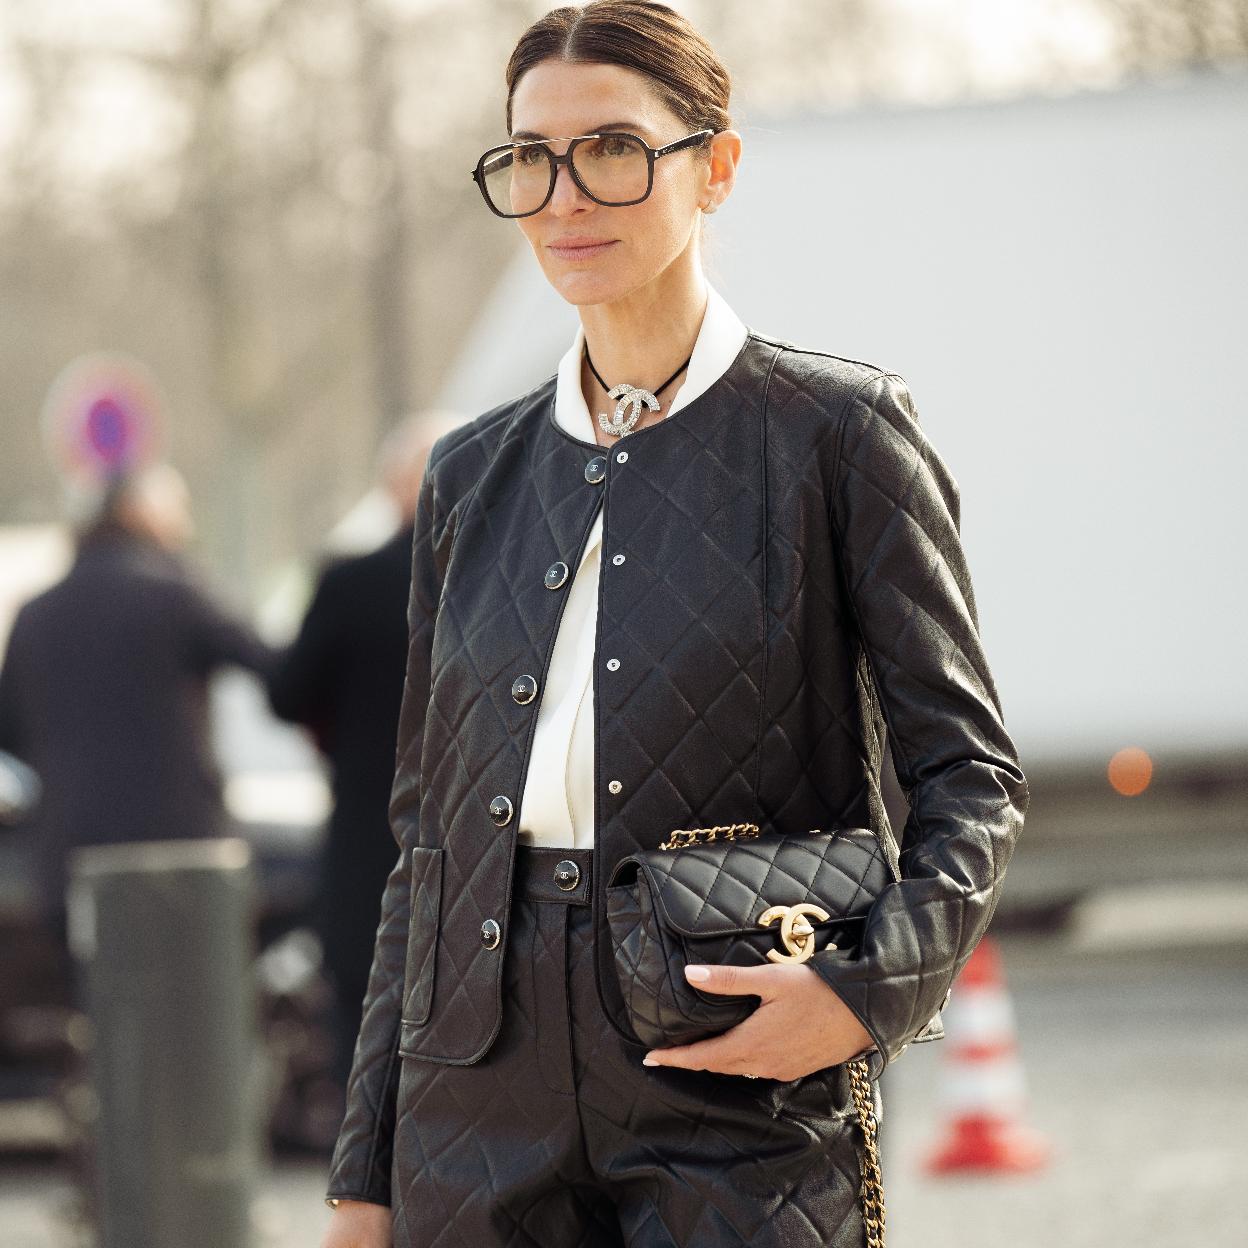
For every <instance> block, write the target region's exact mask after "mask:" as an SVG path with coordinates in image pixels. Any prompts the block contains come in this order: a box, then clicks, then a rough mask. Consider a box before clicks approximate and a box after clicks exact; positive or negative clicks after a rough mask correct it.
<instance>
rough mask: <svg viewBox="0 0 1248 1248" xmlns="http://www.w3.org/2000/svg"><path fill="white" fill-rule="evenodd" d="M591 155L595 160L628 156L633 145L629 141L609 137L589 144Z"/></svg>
mask: <svg viewBox="0 0 1248 1248" xmlns="http://www.w3.org/2000/svg"><path fill="white" fill-rule="evenodd" d="M587 146H588V148H589V153H588V154H589V155H590V156H592V157H593V158H594V159H595V160H603V159H608V158H610V157H612V156H627V155H628V153H629V149H630V147H631V144H630V143H629V141H628V140H627V139H621V138H616V137H612V136H610V135H607V136H606V137H604V138H601V139H595V140H594V141H593V142H592V143H590V144H587Z"/></svg>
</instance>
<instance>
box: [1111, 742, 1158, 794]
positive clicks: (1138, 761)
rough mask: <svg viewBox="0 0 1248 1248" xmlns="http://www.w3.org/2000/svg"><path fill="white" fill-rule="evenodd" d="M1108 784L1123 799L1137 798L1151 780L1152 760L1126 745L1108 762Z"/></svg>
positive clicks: (1144, 753)
mask: <svg viewBox="0 0 1248 1248" xmlns="http://www.w3.org/2000/svg"><path fill="white" fill-rule="evenodd" d="M1108 775H1109V783H1110V785H1111V786H1112V787H1113V789H1114V792H1116V793H1121V794H1122V795H1123V797H1137V796H1138V795H1139V794H1141V793H1143V792H1144V790H1145V789H1146V788H1148V783H1149V781H1150V780H1151V779H1152V778H1153V760H1152V759H1151V758H1149V756H1148V754H1147V753H1146V752H1145V751H1144V750H1141V749H1140V748H1139V747H1138V746H1135V745H1128V746H1126V747H1125V748H1124V749H1121V750H1119V751H1118V752H1117V753H1116V754H1115V755H1114V756H1113V758H1111V759H1110V760H1109V768H1108Z"/></svg>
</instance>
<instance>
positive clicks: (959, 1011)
mask: <svg viewBox="0 0 1248 1248" xmlns="http://www.w3.org/2000/svg"><path fill="white" fill-rule="evenodd" d="M944 1021H945V1043H946V1045H947V1046H948V1047H947V1048H946V1049H945V1056H944V1065H945V1072H946V1073H945V1081H944V1083H945V1086H944V1090H943V1095H942V1098H941V1099H942V1101H943V1103H944V1107H945V1110H946V1112H947V1114H948V1116H949V1122H948V1127H947V1131H946V1137H947V1138H946V1139H945V1140H944V1141H943V1142H942V1143H941V1144H940V1146H939V1147H938V1148H936V1149H935V1150H934V1151H933V1152H932V1154H931V1155H930V1156H929V1157H928V1159H927V1161H926V1162H925V1163H924V1167H923V1168H924V1170H926V1172H927V1173H928V1174H948V1173H950V1172H952V1171H966V1170H977V1171H989V1172H1009V1173H1020V1172H1022V1171H1027V1170H1036V1169H1038V1168H1040V1167H1041V1166H1043V1165H1045V1164H1046V1163H1047V1162H1048V1160H1049V1156H1050V1153H1051V1151H1052V1150H1051V1149H1050V1147H1049V1144H1048V1141H1047V1140H1045V1139H1044V1137H1043V1136H1041V1135H1040V1134H1039V1133H1038V1132H1036V1131H1033V1130H1032V1129H1031V1128H1029V1127H1026V1126H1024V1125H1023V1123H1022V1116H1023V1111H1024V1108H1025V1106H1026V1085H1025V1081H1024V1077H1023V1064H1022V1061H1021V1059H1020V1058H1019V1055H1018V1045H1017V1041H1016V1027H1015V1021H1014V1008H1013V1006H1012V1005H1011V1003H1010V997H1009V993H1008V992H1007V991H1006V988H1005V975H1004V971H1003V969H1002V966H1001V955H1000V954H999V952H998V951H997V946H996V942H995V941H993V940H992V939H991V938H989V937H986V936H985V937H984V938H983V939H981V940H980V942H979V944H978V945H977V946H976V947H975V951H974V952H973V953H972V954H971V957H970V960H969V961H968V962H967V964H966V966H965V967H963V969H962V974H961V975H959V976H958V979H957V982H956V983H955V985H954V989H953V994H952V995H951V996H950V998H949V1004H948V1005H947V1006H945V1010H944Z"/></svg>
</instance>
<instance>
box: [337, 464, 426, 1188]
mask: <svg viewBox="0 0 1248 1248" xmlns="http://www.w3.org/2000/svg"><path fill="white" fill-rule="evenodd" d="M439 450H440V448H439V444H438V443H437V442H435V443H434V446H433V448H432V450H431V451H430V454H429V460H428V462H427V464H426V467H425V474H424V478H423V481H422V483H421V488H420V497H419V501H418V503H417V510H416V519H415V525H414V528H413V534H412V588H411V594H410V597H409V599H408V610H407V619H408V653H407V670H406V675H405V677H404V681H403V698H402V703H401V707H400V711H399V725H398V743H397V746H396V752H395V775H394V783H393V787H392V789H391V795H390V810H389V817H390V831H391V833H392V835H393V836H394V839H395V843H396V845H397V846H398V850H399V857H398V861H397V862H396V863H395V865H394V867H393V868H392V869H391V871H390V875H389V877H388V878H387V880H386V886H385V889H384V890H383V893H382V899H381V922H380V925H379V926H378V929H377V938H376V943H375V946H374V951H373V964H372V969H371V971H370V972H369V980H368V989H367V991H366V993H365V996H364V1006H363V1017H362V1019H361V1022H360V1032H359V1036H358V1038H357V1040H356V1046H355V1056H354V1059H353V1062H352V1068H351V1074H350V1077H349V1079H348V1081H347V1106H346V1114H345V1116H344V1118H343V1123H342V1128H341V1130H340V1131H339V1134H338V1140H337V1143H336V1145H335V1147H334V1153H333V1157H332V1159H331V1162H330V1172H329V1183H328V1187H327V1189H326V1198H327V1199H330V1198H333V1197H339V1198H341V1199H344V1200H347V1199H349V1200H363V1201H368V1202H370V1203H371V1204H378V1205H389V1204H390V1163H391V1158H392V1155H393V1142H394V1127H395V1108H396V1107H395V1100H396V1094H397V1091H398V1082H399V1067H400V1058H399V1052H398V1045H399V1023H400V1011H401V1008H402V994H403V973H404V966H405V962H406V953H407V941H408V922H409V916H410V883H411V850H412V848H413V847H414V846H415V845H416V844H417V840H418V833H419V826H420V824H419V820H420V796H421V787H422V786H421V773H420V767H421V748H422V745H423V742H424V735H425V714H426V710H427V707H428V704H429V693H430V673H431V665H432V646H433V632H434V623H435V621H436V618H437V612H438V604H439V600H440V597H441V592H442V577H443V574H444V572H445V567H446V559H447V558H448V557H449V547H450V536H449V534H450V525H449V524H448V523H447V522H446V521H445V519H444V517H443V516H442V514H441V512H442V508H441V507H440V502H439V498H438V494H437V491H436V489H435V486H434V476H433V471H434V467H435V460H436V459H437V458H438V456H439Z"/></svg>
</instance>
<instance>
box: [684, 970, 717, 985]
mask: <svg viewBox="0 0 1248 1248" xmlns="http://www.w3.org/2000/svg"><path fill="white" fill-rule="evenodd" d="M710 977H711V972H710V971H709V970H708V969H707V968H706V967H705V966H687V967H685V978H686V979H693V980H696V981H697V982H698V983H699V984H701V983H704V982H705V981H706V980H708V979H710Z"/></svg>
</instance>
